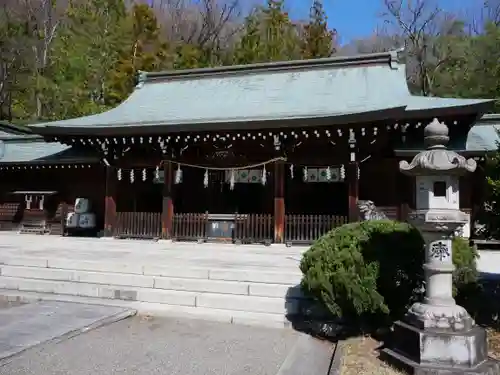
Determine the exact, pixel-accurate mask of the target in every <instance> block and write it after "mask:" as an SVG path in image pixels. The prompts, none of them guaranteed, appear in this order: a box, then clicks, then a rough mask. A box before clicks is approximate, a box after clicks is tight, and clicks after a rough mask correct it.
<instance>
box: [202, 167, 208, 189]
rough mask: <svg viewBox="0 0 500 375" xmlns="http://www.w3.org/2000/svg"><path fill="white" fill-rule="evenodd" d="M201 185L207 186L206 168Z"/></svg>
mask: <svg viewBox="0 0 500 375" xmlns="http://www.w3.org/2000/svg"><path fill="white" fill-rule="evenodd" d="M203 186H204V187H205V188H207V187H208V168H207V169H205V175H204V176H203Z"/></svg>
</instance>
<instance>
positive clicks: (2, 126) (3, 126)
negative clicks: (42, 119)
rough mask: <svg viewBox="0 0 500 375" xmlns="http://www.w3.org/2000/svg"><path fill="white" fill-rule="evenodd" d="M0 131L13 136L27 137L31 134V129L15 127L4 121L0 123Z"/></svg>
mask: <svg viewBox="0 0 500 375" xmlns="http://www.w3.org/2000/svg"><path fill="white" fill-rule="evenodd" d="M0 130H2V131H5V132H6V133H11V134H13V135H28V134H32V133H33V132H32V131H31V129H30V128H28V127H26V126H22V125H15V124H12V123H10V122H6V121H0Z"/></svg>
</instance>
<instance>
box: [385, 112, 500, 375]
mask: <svg viewBox="0 0 500 375" xmlns="http://www.w3.org/2000/svg"><path fill="white" fill-rule="evenodd" d="M424 135H425V144H426V146H427V150H425V151H422V152H420V153H419V154H417V155H416V156H415V157H414V159H413V160H412V162H411V163H408V162H406V161H402V162H401V163H400V170H401V172H403V173H404V174H407V175H409V176H413V177H415V185H416V190H415V191H416V197H415V198H416V211H415V212H413V213H411V214H410V215H409V216H408V221H409V222H410V223H411V224H413V225H414V226H415V227H416V228H417V229H419V230H420V231H421V233H422V236H423V238H424V240H425V264H424V265H423V267H424V272H425V287H426V290H425V298H424V300H423V301H422V302H419V303H415V304H414V305H413V306H412V307H411V308H410V309H409V311H408V313H407V315H406V317H405V318H404V319H403V320H402V321H399V322H396V323H395V324H394V336H393V340H392V342H391V345H389V346H388V347H387V348H386V349H384V351H383V352H384V353H385V354H386V355H388V356H389V357H390V358H392V359H394V360H396V361H399V362H402V363H403V364H404V365H405V366H406V367H409V368H410V369H412V373H414V374H422V375H424V374H425V375H430V374H433V375H439V374H443V375H445V374H446V375H451V374H453V375H458V374H490V373H492V374H493V373H498V370H499V368H498V364H497V363H496V362H494V361H491V360H489V358H488V356H487V342H486V332H485V330H484V329H482V328H480V327H477V326H476V325H475V323H474V321H473V319H472V318H471V317H470V315H469V314H468V313H467V311H466V310H465V309H464V308H463V307H462V306H459V305H457V304H456V302H455V299H454V298H453V294H452V291H453V270H454V268H455V267H454V265H453V262H452V256H453V254H452V238H453V236H454V235H455V233H456V232H457V230H458V229H460V227H462V226H463V225H464V224H466V223H467V221H468V215H467V214H466V213H464V212H462V211H460V203H459V183H458V182H459V177H460V176H461V175H463V174H465V173H468V172H474V170H475V169H476V162H475V161H474V160H472V159H469V160H466V159H465V158H464V157H463V156H461V155H458V154H457V153H455V152H453V151H450V150H447V149H446V146H445V145H446V144H447V142H448V140H449V138H448V127H447V126H446V125H445V124H443V123H440V122H439V121H438V120H437V119H434V121H433V122H432V123H430V124H429V125H427V126H426V128H425V129H424ZM491 371H493V372H491Z"/></svg>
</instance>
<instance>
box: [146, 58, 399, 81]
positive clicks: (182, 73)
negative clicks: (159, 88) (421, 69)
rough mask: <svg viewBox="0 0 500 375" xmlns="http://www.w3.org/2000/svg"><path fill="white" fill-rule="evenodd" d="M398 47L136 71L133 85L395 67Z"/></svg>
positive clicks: (397, 59) (397, 61)
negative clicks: (320, 56)
mask: <svg viewBox="0 0 500 375" xmlns="http://www.w3.org/2000/svg"><path fill="white" fill-rule="evenodd" d="M400 52H401V50H393V51H389V52H378V53H368V54H362V55H355V56H334V57H326V58H319V59H309V60H290V61H272V62H264V63H255V64H246V65H227V66H218V67H211V68H195V69H182V70H167V71H160V72H145V71H139V72H138V74H137V81H138V82H137V84H138V86H139V87H140V86H141V85H143V84H144V83H149V82H154V81H157V80H163V79H169V80H171V79H182V78H184V79H199V78H202V77H213V76H221V75H224V76H227V75H237V74H249V73H270V72H279V71H283V72H291V71H294V70H304V69H307V70H311V69H314V68H323V69H324V68H335V67H338V68H345V67H353V66H363V65H388V66H390V67H395V65H396V64H399V63H400V61H399V53H400Z"/></svg>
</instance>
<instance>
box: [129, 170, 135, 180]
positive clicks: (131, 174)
mask: <svg viewBox="0 0 500 375" xmlns="http://www.w3.org/2000/svg"><path fill="white" fill-rule="evenodd" d="M134 178H135V176H134V170H133V169H132V170H130V182H131V183H133V182H134Z"/></svg>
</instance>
